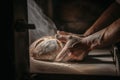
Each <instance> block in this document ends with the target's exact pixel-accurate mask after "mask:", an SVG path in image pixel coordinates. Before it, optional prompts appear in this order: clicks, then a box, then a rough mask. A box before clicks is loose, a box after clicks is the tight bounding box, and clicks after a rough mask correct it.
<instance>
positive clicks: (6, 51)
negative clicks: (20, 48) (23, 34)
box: [1, 0, 119, 80]
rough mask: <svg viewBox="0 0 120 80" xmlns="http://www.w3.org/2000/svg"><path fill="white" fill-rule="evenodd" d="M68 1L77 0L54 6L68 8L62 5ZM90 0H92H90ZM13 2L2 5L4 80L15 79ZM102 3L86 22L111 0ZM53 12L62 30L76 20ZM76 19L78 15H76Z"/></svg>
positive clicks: (68, 78)
mask: <svg viewBox="0 0 120 80" xmlns="http://www.w3.org/2000/svg"><path fill="white" fill-rule="evenodd" d="M67 1H70V3H72V1H75V0H58V2H57V0H55V1H54V2H55V4H54V6H59V8H63V9H66V8H67V7H66V8H64V6H62V7H61V3H64V4H68V3H67ZM76 1H78V0H76ZM88 1H90V0H88ZM94 1H97V0H94ZM99 1H100V2H99ZM99 1H98V2H97V3H98V4H101V5H102V4H103V5H104V4H105V3H106V2H105V1H107V2H108V1H111V0H99ZM12 2H13V0H4V1H2V7H1V8H2V11H1V13H2V14H1V20H2V23H1V40H2V41H1V45H2V46H1V47H2V48H1V49H2V50H1V54H2V55H1V59H2V60H1V66H2V68H1V74H2V77H1V79H3V80H15V68H14V67H15V64H14V36H13V7H12V6H13V3H12ZM59 2H60V3H59ZM104 2H105V3H104ZM64 4H62V5H64ZM68 5H69V4H68ZM101 5H100V6H99V8H100V7H103V8H101V10H100V11H96V12H98V13H97V14H96V13H95V15H96V17H94V18H92V20H91V21H90V22H89V20H88V21H87V20H86V19H88V17H86V16H83V17H86V18H85V22H89V23H88V24H89V25H91V24H92V23H93V22H94V21H95V20H96V18H97V17H98V16H99V15H100V13H101V12H102V11H103V10H104V9H105V8H106V7H107V6H106V5H109V2H108V4H106V5H104V6H103V5H102V6H101ZM56 8H58V7H56ZM68 8H69V7H68ZM72 8H74V7H72ZM61 10H62V9H61ZM67 10H68V9H67ZM73 10H74V9H73ZM65 11H66V10H65ZM70 11H71V10H70ZM71 12H72V11H71ZM53 13H54V16H51V18H52V19H53V20H54V21H55V23H56V24H57V25H58V26H59V27H58V28H59V29H61V30H62V29H63V28H61V25H65V24H67V23H68V24H69V21H70V22H71V23H72V22H74V19H73V18H71V17H67V18H66V17H64V16H63V15H62V13H64V11H63V12H62V11H61V12H58V11H57V9H55V12H53ZM57 13H59V14H57ZM65 13H66V12H65ZM68 13H69V11H68ZM55 14H56V15H55ZM66 14H67V13H66ZM86 14H91V13H86ZM61 16H62V17H61ZM73 17H74V16H73ZM79 17H81V16H79ZM80 19H81V18H80ZM89 19H91V18H89ZM75 20H76V17H75ZM78 20H79V19H78ZM65 28H66V27H65ZM87 28H88V27H87ZM65 30H66V29H65ZM2 31H3V32H2ZM66 31H70V30H69V29H67V30H66ZM83 32H84V30H83ZM78 33H79V32H78ZM81 33H82V32H81ZM35 79H37V80H106V79H109V80H119V77H113V76H82V75H81V76H80V75H59V74H58V75H57V74H39V76H36V77H35Z"/></svg>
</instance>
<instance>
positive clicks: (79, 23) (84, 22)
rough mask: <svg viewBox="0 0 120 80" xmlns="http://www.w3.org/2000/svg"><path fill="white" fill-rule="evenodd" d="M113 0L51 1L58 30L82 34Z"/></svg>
mask: <svg viewBox="0 0 120 80" xmlns="http://www.w3.org/2000/svg"><path fill="white" fill-rule="evenodd" d="M113 1H114V0H53V2H54V7H53V11H54V16H53V17H54V22H55V23H56V25H57V27H58V29H60V30H65V31H69V32H73V33H83V32H85V31H86V29H88V28H89V27H90V26H91V25H92V24H93V23H94V22H95V20H96V19H97V18H98V17H99V16H100V14H101V13H102V12H103V11H104V10H105V9H106V8H107V7H108V6H109V5H110V4H111V3H112V2H113Z"/></svg>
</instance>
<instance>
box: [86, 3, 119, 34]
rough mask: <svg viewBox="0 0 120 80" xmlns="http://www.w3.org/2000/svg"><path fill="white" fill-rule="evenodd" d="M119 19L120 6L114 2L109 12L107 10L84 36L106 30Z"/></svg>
mask: <svg viewBox="0 0 120 80" xmlns="http://www.w3.org/2000/svg"><path fill="white" fill-rule="evenodd" d="M119 17H120V4H118V3H117V2H114V3H112V4H111V5H110V6H109V7H108V8H107V10H105V11H104V12H103V13H102V14H101V16H100V17H99V18H98V19H97V20H96V21H95V23H94V24H93V25H92V26H91V27H90V28H89V29H88V30H87V31H86V32H85V33H84V36H88V35H90V34H93V33H95V32H97V31H99V30H101V29H103V28H105V27H106V26H108V25H110V24H111V23H112V22H113V21H115V20H116V19H118V18H119Z"/></svg>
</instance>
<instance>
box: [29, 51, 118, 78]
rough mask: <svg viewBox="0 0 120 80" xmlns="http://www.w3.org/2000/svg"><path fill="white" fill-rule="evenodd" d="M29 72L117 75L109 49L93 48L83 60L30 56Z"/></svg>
mask: <svg viewBox="0 0 120 80" xmlns="http://www.w3.org/2000/svg"><path fill="white" fill-rule="evenodd" d="M30 72H31V73H54V74H82V75H112V76H117V75H118V74H117V72H116V66H115V64H114V61H113V56H112V55H111V51H110V50H107V49H106V50H103V49H102V50H101V49H97V50H93V51H91V52H90V53H89V55H88V58H87V59H86V60H85V61H83V62H66V63H60V62H47V61H38V60H34V59H33V58H30Z"/></svg>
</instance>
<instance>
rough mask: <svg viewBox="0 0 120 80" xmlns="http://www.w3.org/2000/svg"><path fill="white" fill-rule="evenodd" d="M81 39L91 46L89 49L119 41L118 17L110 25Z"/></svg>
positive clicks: (119, 27) (119, 24)
mask: <svg viewBox="0 0 120 80" xmlns="http://www.w3.org/2000/svg"><path fill="white" fill-rule="evenodd" d="M83 41H84V42H87V44H88V45H90V46H91V49H93V48H96V47H108V46H112V45H114V44H115V43H117V42H118V41H120V18H119V19H118V20H116V21H114V22H113V23H112V24H111V25H110V26H108V27H106V28H104V29H102V30H100V31H98V32H96V33H94V34H92V35H90V36H88V37H86V38H85V39H83Z"/></svg>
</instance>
